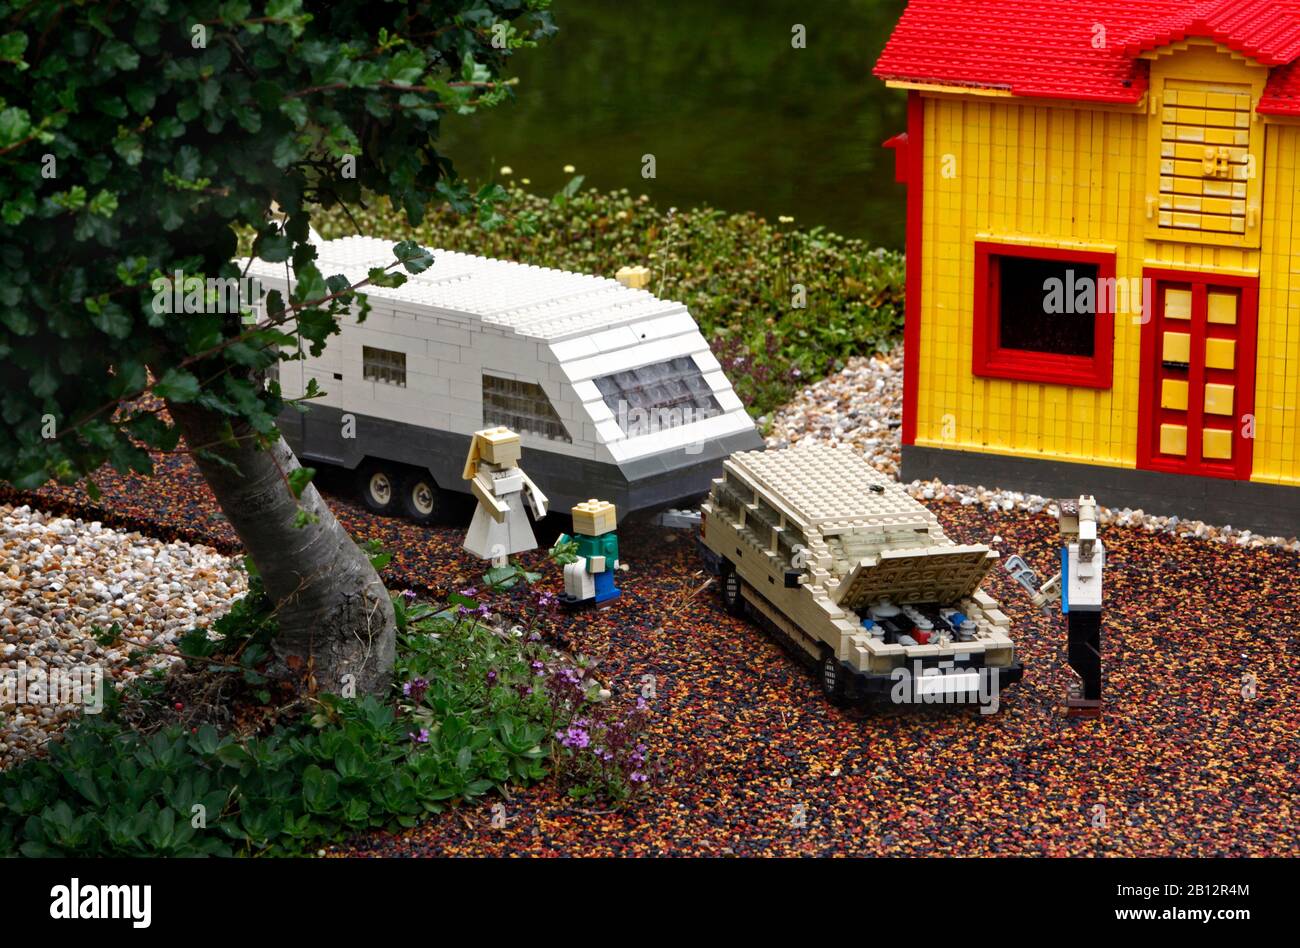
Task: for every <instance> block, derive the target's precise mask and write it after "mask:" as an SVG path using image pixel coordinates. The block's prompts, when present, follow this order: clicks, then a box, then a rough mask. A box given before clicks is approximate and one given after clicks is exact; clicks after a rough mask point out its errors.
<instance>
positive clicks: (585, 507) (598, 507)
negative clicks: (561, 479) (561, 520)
mask: <svg viewBox="0 0 1300 948" xmlns="http://www.w3.org/2000/svg"><path fill="white" fill-rule="evenodd" d="M569 512H570V513H571V514H573V532H574V533H580V534H582V535H583V536H588V537H598V536H600V535H601V534H605V533H610V532H612V531H613V530H614V527H615V526H616V525H617V522H618V521H617V517H616V515H615V512H614V505H613V504H611V503H610V502H609V501H607V500H596V499H595V498H592V499H591V500H585V501H583V502H582V503H580V504H575V505H574V506H573V508H572V509H571V510H570V511H569Z"/></svg>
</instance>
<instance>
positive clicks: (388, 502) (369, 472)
mask: <svg viewBox="0 0 1300 948" xmlns="http://www.w3.org/2000/svg"><path fill="white" fill-rule="evenodd" d="M357 493H359V494H360V495H361V503H363V504H365V507H366V509H367V510H369V511H370V512H371V513H377V514H392V513H396V512H397V509H398V479H397V475H396V473H395V472H394V470H393V468H392V466H391V465H387V464H379V463H376V462H374V461H372V462H369V463H367V464H363V465H362V466H361V470H359V471H358V472H357Z"/></svg>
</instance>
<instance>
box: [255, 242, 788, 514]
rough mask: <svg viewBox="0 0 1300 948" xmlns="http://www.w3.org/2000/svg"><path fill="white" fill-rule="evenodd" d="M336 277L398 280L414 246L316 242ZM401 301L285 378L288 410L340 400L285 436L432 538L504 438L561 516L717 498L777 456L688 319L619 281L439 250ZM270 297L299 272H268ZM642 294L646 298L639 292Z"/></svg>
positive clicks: (279, 268) (289, 420)
mask: <svg viewBox="0 0 1300 948" xmlns="http://www.w3.org/2000/svg"><path fill="white" fill-rule="evenodd" d="M314 242H315V244H316V249H317V252H318V259H317V266H318V267H319V268H320V271H321V273H322V274H323V275H325V276H330V275H331V274H335V273H343V274H345V275H346V276H347V278H348V280H349V281H350V282H351V283H357V282H358V281H360V280H363V279H364V278H365V276H366V273H367V271H368V270H369V269H370V268H371V267H378V266H388V265H390V264H391V263H392V262H393V260H394V257H393V245H394V244H395V243H396V241H392V240H381V239H378V238H373V237H346V238H342V239H339V240H331V241H319V240H318V241H314ZM433 258H434V263H433V265H432V266H431V267H430V268H429V269H427V270H425V271H424V272H423V273H419V274H407V280H406V283H405V284H403V285H402V286H400V287H395V288H388V287H371V286H367V287H365V288H363V290H362V292H364V293H365V294H366V296H367V297H368V298H369V300H370V304H371V307H372V308H371V311H370V313H369V314H368V316H367V317H366V319H365V321H364V322H358V321H357V318H356V312H355V310H354V311H353V312H352V313H351V314H349V315H348V316H346V317H344V318H343V320H342V322H341V327H340V328H341V334H340V335H337V336H333V337H331V338H330V340H329V342H328V344H327V346H326V348H325V350H324V351H323V352H322V353H321V355H320V357H319V358H313V357H312V356H311V355H310V353H305V354H304V358H303V359H302V360H301V361H295V362H283V363H281V364H280V366H279V373H280V374H279V380H280V385H281V389H282V391H283V394H284V397H285V398H288V399H293V398H298V397H301V396H302V395H303V394H304V393H305V392H306V391H307V388H308V385H309V383H310V381H311V380H312V379H315V380H316V383H317V387H318V388H319V390H320V391H322V392H324V395H322V396H320V397H317V398H313V399H311V400H309V401H308V402H306V403H305V404H306V405H307V406H308V410H307V412H306V413H300V412H298V411H296V410H295V409H293V408H289V409H286V411H285V412H284V414H283V415H282V416H281V418H280V429H281V431H282V432H283V434H284V437H285V439H286V440H287V441H288V442H289V444H290V446H291V447H292V448H293V449H294V451H295V452H296V453H297V455H298V456H299V457H300V458H302V459H303V460H304V462H307V461H310V462H313V463H325V464H333V465H338V466H342V467H345V468H348V469H350V470H355V471H357V472H358V487H359V489H360V492H361V496H362V500H363V501H364V502H365V503H366V505H367V506H368V507H370V508H371V509H372V510H376V511H379V512H389V511H392V512H403V513H405V514H406V515H407V516H409V517H410V518H411V519H413V520H416V521H417V522H429V521H431V520H432V519H433V518H434V516H435V514H436V510H437V507H438V496H439V491H440V490H455V491H460V492H462V493H464V492H468V490H469V487H468V484H467V482H466V481H464V480H463V479H462V477H461V474H462V471H461V466H462V463H463V461H464V458H465V454H466V451H467V450H468V448H469V443H470V437H471V435H472V434H473V433H474V432H475V431H478V430H480V429H483V428H490V427H496V426H504V427H506V428H510V429H511V430H513V431H515V432H518V433H519V435H520V437H521V439H522V448H523V464H524V466H525V467H526V468H527V470H528V472H529V474H530V476H531V477H532V478H533V479H534V480H535V481H536V483H537V485H538V487H539V488H540V489H541V490H542V491H543V492H544V493H545V494H546V495H547V497H549V498H550V500H551V504H552V506H553V507H554V508H555V509H567V508H569V507H570V506H572V505H573V504H577V503H580V502H582V501H585V500H588V499H590V498H592V497H597V498H600V499H601V500H607V501H610V502H612V503H613V504H615V505H616V507H617V508H618V510H619V511H620V514H622V513H625V512H631V511H634V510H642V509H648V508H656V507H664V506H668V505H671V504H674V503H678V502H681V501H684V500H686V499H688V498H692V497H695V496H699V495H702V494H704V493H705V492H707V490H708V488H709V484H710V482H711V480H712V478H714V477H716V476H717V475H718V474H720V473H721V471H722V461H723V459H724V458H726V457H727V456H729V455H730V454H732V453H734V452H736V451H742V450H750V449H754V448H758V447H761V445H762V439H761V438H760V436H759V434H758V431H757V430H756V429H755V427H754V423H753V421H752V420H751V419H750V417H749V415H748V413H747V412H746V411H745V408H744V406H743V405H742V404H741V401H740V399H739V398H738V397H737V396H736V393H735V392H734V391H733V390H732V388H731V384H730V383H729V382H728V381H727V378H726V376H724V375H723V373H722V369H721V366H720V365H719V364H718V360H717V359H716V358H714V356H713V354H712V353H711V352H710V351H709V346H708V343H707V342H706V341H705V339H704V337H703V336H702V335H701V334H700V330H699V327H698V326H697V325H696V324H695V320H694V319H693V318H692V317H691V315H690V313H689V312H687V309H686V307H685V306H684V305H682V304H681V303H673V302H669V301H667V300H661V299H658V298H656V297H655V296H654V295H653V294H651V293H649V292H647V291H646V290H644V289H639V288H636V284H637V283H640V282H644V277H645V276H646V275H647V274H646V271H644V270H642V269H638V270H632V271H620V276H621V278H622V279H623V281H624V282H619V281H617V280H613V279H608V278H605V277H598V276H588V275H584V274H579V273H569V272H566V271H563V270H552V269H547V268H544V267H535V266H527V265H524V264H520V263H513V262H509V261H505V260H491V259H487V258H484V257H477V256H472V255H468V254H462V253H453V252H451V251H443V250H434V251H433ZM249 275H250V276H253V277H256V278H257V279H258V280H259V281H260V284H261V288H262V290H263V291H269V290H273V289H278V290H280V291H281V292H286V291H287V289H288V287H287V286H286V282H287V274H286V267H285V264H283V263H267V262H265V261H262V260H254V261H252V263H251V265H250V267H249ZM625 283H626V284H628V285H625Z"/></svg>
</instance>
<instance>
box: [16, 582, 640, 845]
mask: <svg viewBox="0 0 1300 948" xmlns="http://www.w3.org/2000/svg"><path fill="white" fill-rule="evenodd" d="M521 588H523V587H522V586H521ZM540 598H541V599H546V598H547V594H541V596H540ZM452 599H453V603H452V606H451V608H449V609H443V610H441V611H435V610H434V608H433V607H432V606H430V605H428V604H424V603H414V602H413V597H411V596H410V595H409V594H407V595H403V596H398V597H395V611H396V613H397V615H398V622H399V628H400V629H401V635H400V638H399V642H400V644H399V654H398V662H397V674H396V681H397V685H396V686H395V691H396V692H397V693H398V694H396V695H395V696H394V700H393V701H392V702H381V701H379V700H376V699H375V698H373V697H366V698H362V699H360V700H344V699H342V698H339V697H336V696H332V695H324V696H320V697H319V698H318V699H316V700H315V702H314V707H313V713H311V714H310V715H303V716H302V717H301V718H299V719H298V720H296V721H293V722H291V723H287V724H281V725H278V726H276V727H274V728H273V729H271V730H270V731H269V733H266V734H264V735H262V736H248V737H238V736H234V735H232V734H221V733H219V732H218V730H217V729H216V728H215V727H213V726H212V725H211V724H204V725H202V726H199V727H193V728H190V729H188V730H187V729H186V728H183V727H180V726H178V725H175V724H171V725H168V726H163V727H161V728H159V729H157V730H155V731H153V732H152V733H142V732H141V731H139V730H135V729H133V728H132V727H131V726H130V725H129V724H128V723H127V722H126V720H125V717H126V716H125V715H124V714H123V711H124V709H125V708H126V707H127V706H128V704H129V703H130V700H131V699H132V698H134V699H136V700H137V701H139V702H143V703H144V704H145V705H152V706H158V705H159V704H160V702H159V700H158V697H159V696H158V695H157V694H156V693H155V691H156V690H157V689H159V688H161V687H162V686H161V685H159V684H158V683H157V682H145V683H143V684H141V685H139V686H133V688H135V689H136V690H137V691H140V692H142V693H135V692H133V693H132V694H131V695H123V694H117V693H114V694H111V695H110V698H109V700H108V702H107V703H106V708H105V711H104V713H103V714H101V715H98V716H85V717H83V718H82V719H81V720H79V721H78V722H76V723H75V724H73V725H72V727H71V728H70V729H69V731H68V733H67V734H66V735H65V738H64V740H62V741H59V742H55V743H52V744H51V746H50V750H49V755H48V757H47V758H45V759H37V760H29V761H26V762H23V763H22V764H19V765H18V766H16V767H13V768H11V769H9V770H8V771H6V772H4V773H0V855H12V854H14V853H20V854H22V855H25V856H58V855H81V856H143V855H167V856H193V855H241V854H253V853H257V852H261V851H267V850H269V851H272V852H277V853H290V854H292V853H302V852H310V851H312V850H315V849H317V848H318V847H319V846H320V845H321V844H323V843H325V842H327V841H334V840H339V839H342V838H345V837H347V836H349V835H351V834H354V833H358V832H361V831H365V830H371V829H377V828H388V829H398V828H401V827H411V826H414V825H415V824H416V823H417V822H419V820H420V819H422V818H424V817H426V816H428V815H429V814H432V813H436V812H439V811H441V810H442V809H443V808H444V807H446V806H448V805H450V804H452V803H453V802H455V801H460V800H469V799H473V798H476V797H480V796H482V795H484V794H487V793H490V792H492V791H494V790H501V789H503V788H505V787H507V786H508V785H526V784H529V783H532V782H534V781H536V780H538V779H541V778H542V777H544V776H546V775H547V773H548V772H550V771H551V769H552V768H553V767H554V768H558V769H559V770H560V771H561V772H562V779H566V780H567V782H568V783H569V784H571V789H572V790H573V792H574V793H575V794H582V795H585V794H587V793H600V792H604V793H607V794H608V795H609V796H610V797H611V798H612V799H614V800H616V801H617V800H622V799H625V798H626V797H628V796H629V795H630V794H632V793H634V792H636V791H637V790H639V789H641V788H642V787H643V786H644V785H645V783H646V781H647V773H648V770H649V768H647V767H645V766H644V758H645V749H644V745H640V744H639V741H640V736H639V735H640V730H641V728H642V727H643V726H644V721H643V720H641V719H640V718H638V717H630V718H628V719H626V720H615V718H614V716H613V715H612V712H611V711H610V709H609V708H610V706H609V704H608V702H606V701H605V700H604V698H605V697H606V696H604V695H601V694H599V685H597V683H596V682H595V681H594V679H593V678H591V676H590V674H589V671H588V670H587V669H586V668H585V667H583V665H582V664H581V663H577V664H575V663H573V662H570V661H569V660H567V659H565V658H564V657H563V656H561V655H560V654H559V653H557V652H555V651H554V650H553V649H551V648H549V647H548V646H546V645H545V644H544V643H542V641H541V637H540V635H539V634H538V633H537V632H536V631H535V630H533V629H525V628H523V627H522V626H513V627H510V628H508V629H505V628H498V627H497V625H495V624H489V622H488V621H487V618H488V614H489V609H488V607H487V605H485V604H482V603H480V602H478V601H477V600H475V599H472V598H470V597H468V596H465V595H456V596H453V597H452ZM548 604H549V603H543V605H548ZM274 631H275V623H274V617H273V613H272V611H271V609H270V604H269V603H268V602H266V600H265V597H264V594H263V593H262V591H261V588H260V584H259V583H258V581H257V578H256V576H253V577H251V578H250V592H249V593H248V595H247V596H246V597H245V598H244V599H243V600H241V601H240V602H239V603H238V604H237V605H236V607H235V608H234V609H232V611H231V612H230V613H229V614H228V615H227V616H226V617H225V618H224V620H223V621H222V622H220V623H219V629H218V632H219V633H220V635H219V637H218V638H216V639H214V640H212V641H210V642H209V643H208V645H206V646H205V647H204V648H203V649H202V650H201V651H202V654H201V655H196V654H194V653H192V652H191V653H190V654H191V655H192V656H193V657H191V658H190V659H188V663H189V665H190V667H191V669H192V670H198V671H201V672H203V673H204V674H207V675H221V674H229V673H230V672H232V671H233V672H238V673H242V674H243V676H244V681H245V684H246V685H247V686H248V691H249V692H250V693H251V695H252V696H253V697H254V698H256V697H257V696H258V690H259V689H260V688H261V687H263V686H264V684H265V678H266V675H265V674H264V673H265V672H266V667H265V663H263V664H261V665H260V666H259V664H258V663H256V662H254V661H253V660H252V659H251V658H250V656H252V655H262V654H264V652H263V650H264V649H265V646H266V644H267V643H268V642H269V638H270V636H271V635H273V634H274ZM198 640H199V637H196V636H190V637H187V638H186V639H185V642H186V643H187V646H188V647H190V648H193V647H195V646H196V645H197V644H198ZM235 656H237V657H238V658H237V660H235V661H231V660H230V659H231V658H232V657H235ZM268 660H269V659H268ZM138 706H139V705H138V704H137V705H136V707H138ZM637 713H638V714H639V713H640V712H637ZM588 719H593V720H594V719H600V720H609V721H610V722H612V725H616V726H617V728H618V729H620V730H621V731H623V732H625V733H624V734H623V736H622V737H620V738H619V741H605V742H604V744H600V745H598V746H596V747H592V748H590V752H589V753H586V754H575V748H574V747H573V746H571V745H572V744H573V740H572V739H571V737H570V735H571V734H572V733H573V729H574V728H575V727H576V728H579V729H582V728H583V727H584V726H585V723H586V721H587V720H588ZM583 733H585V732H583ZM601 733H604V732H603V731H602V732H601ZM557 734H558V735H559V736H560V737H561V738H562V740H556V739H555V737H556V735H557ZM620 741H621V743H622V744H628V742H632V744H631V745H629V746H631V747H632V749H633V751H634V753H632V754H631V755H630V756H628V755H624V756H623V757H619V756H618V753H619V746H620V744H619V742H620ZM606 745H608V746H606ZM637 746H639V747H640V748H641V749H640V750H636V747H637ZM579 750H586V747H585V746H584V748H580V749H579ZM638 762H641V763H640V764H638ZM569 769H571V770H572V772H573V773H574V774H575V775H576V777H575V779H567V778H564V777H563V772H564V771H566V770H569Z"/></svg>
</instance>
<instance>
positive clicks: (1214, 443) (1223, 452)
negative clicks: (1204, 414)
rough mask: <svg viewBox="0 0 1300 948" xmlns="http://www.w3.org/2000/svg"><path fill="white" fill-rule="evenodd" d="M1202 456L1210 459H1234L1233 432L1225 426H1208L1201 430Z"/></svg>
mask: <svg viewBox="0 0 1300 948" xmlns="http://www.w3.org/2000/svg"><path fill="white" fill-rule="evenodd" d="M1201 456H1202V457H1204V458H1205V459H1206V460H1208V461H1230V460H1232V432H1231V431H1230V430H1225V429H1223V428H1206V429H1205V430H1204V431H1203V432H1201Z"/></svg>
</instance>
